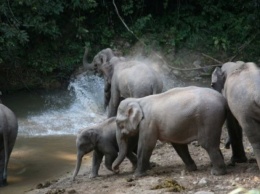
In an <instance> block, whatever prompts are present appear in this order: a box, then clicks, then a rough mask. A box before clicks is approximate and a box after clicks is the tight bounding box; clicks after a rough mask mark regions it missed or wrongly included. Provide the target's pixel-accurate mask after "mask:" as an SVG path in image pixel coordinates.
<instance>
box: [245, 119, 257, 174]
mask: <svg viewBox="0 0 260 194" xmlns="http://www.w3.org/2000/svg"><path fill="white" fill-rule="evenodd" d="M243 129H244V131H245V134H246V136H247V138H248V140H249V142H250V143H251V145H252V148H253V151H254V154H255V157H256V161H257V164H258V168H259V170H260V122H259V121H258V120H256V119H250V120H248V121H246V125H244V126H243Z"/></svg>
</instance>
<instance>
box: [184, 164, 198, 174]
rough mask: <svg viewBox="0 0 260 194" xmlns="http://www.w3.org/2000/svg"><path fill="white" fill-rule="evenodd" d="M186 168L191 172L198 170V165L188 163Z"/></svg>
mask: <svg viewBox="0 0 260 194" xmlns="http://www.w3.org/2000/svg"><path fill="white" fill-rule="evenodd" d="M186 169H187V170H188V171H189V172H192V171H196V170H197V169H198V168H197V166H196V164H195V163H194V164H191V165H187V166H186Z"/></svg>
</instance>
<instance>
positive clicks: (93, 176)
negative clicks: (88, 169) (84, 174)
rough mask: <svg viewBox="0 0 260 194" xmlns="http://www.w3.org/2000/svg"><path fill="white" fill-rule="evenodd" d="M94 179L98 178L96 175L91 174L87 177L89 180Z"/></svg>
mask: <svg viewBox="0 0 260 194" xmlns="http://www.w3.org/2000/svg"><path fill="white" fill-rule="evenodd" d="M96 177H98V175H97V174H91V175H89V178H90V179H94V178H96Z"/></svg>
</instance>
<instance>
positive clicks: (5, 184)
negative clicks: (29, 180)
mask: <svg viewBox="0 0 260 194" xmlns="http://www.w3.org/2000/svg"><path fill="white" fill-rule="evenodd" d="M4 186H7V180H6V179H4V180H2V182H0V187H4Z"/></svg>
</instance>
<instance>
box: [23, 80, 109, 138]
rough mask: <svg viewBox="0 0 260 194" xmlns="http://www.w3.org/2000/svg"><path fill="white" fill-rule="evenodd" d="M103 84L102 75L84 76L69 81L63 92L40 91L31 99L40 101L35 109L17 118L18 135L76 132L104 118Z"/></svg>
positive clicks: (67, 133)
mask: <svg viewBox="0 0 260 194" xmlns="http://www.w3.org/2000/svg"><path fill="white" fill-rule="evenodd" d="M103 87H104V80H103V79H102V78H100V77H98V76H95V75H85V76H80V77H78V78H77V79H74V80H72V81H71V82H70V84H69V86H68V89H67V90H66V91H58V92H55V93H48V92H46V93H44V94H41V95H40V96H38V97H37V98H38V99H36V100H35V101H41V100H42V101H43V103H42V105H41V106H40V107H38V108H37V111H29V110H28V112H27V115H25V116H23V117H18V122H19V135H20V136H46V135H69V134H77V133H78V132H79V131H80V130H81V129H82V128H85V127H88V126H91V125H94V124H95V123H97V122H100V121H102V120H104V119H105V118H106V114H105V111H104V100H103V98H104V97H103V96H104V94H103ZM28 103H30V102H28ZM31 103H32V101H31ZM24 106H25V107H23V108H24V109H26V105H24ZM27 107H28V106H27Z"/></svg>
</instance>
